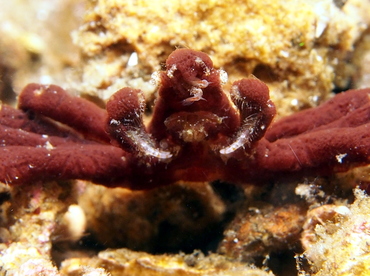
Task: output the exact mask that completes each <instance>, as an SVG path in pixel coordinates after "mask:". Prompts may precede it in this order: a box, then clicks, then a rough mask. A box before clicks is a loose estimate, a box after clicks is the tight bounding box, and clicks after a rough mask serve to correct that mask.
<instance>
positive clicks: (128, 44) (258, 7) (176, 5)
mask: <svg viewBox="0 0 370 276" xmlns="http://www.w3.org/2000/svg"><path fill="white" fill-rule="evenodd" d="M369 13H370V3H369V2H368V1H363V0H349V1H346V2H345V4H344V5H337V4H336V3H335V1H331V0H315V1H309V2H307V1H279V0H278V1H277V0H269V1H267V2H266V1H264V2H261V1H244V2H243V1H242V2H241V1H232V2H230V1H229V2H227V3H226V2H225V3H219V2H215V1H211V0H208V1H204V0H197V1H191V2H189V1H166V2H161V3H158V2H153V1H150V0H145V1H140V2H136V1H117V0H99V1H90V2H89V6H88V11H87V13H86V14H85V19H84V24H83V25H82V26H81V27H80V28H79V30H78V31H77V32H75V33H74V41H75V43H77V45H79V46H80V47H81V49H82V51H83V53H84V55H85V56H86V61H85V65H84V66H83V74H82V82H80V83H78V84H77V87H78V86H79V87H78V89H79V90H80V91H83V92H90V93H97V94H99V95H100V96H101V97H103V98H108V97H109V96H110V95H111V93H112V92H114V91H116V90H117V89H119V88H120V87H122V86H134V87H135V88H139V87H138V86H135V85H140V86H142V80H143V79H144V80H145V79H147V75H148V72H149V74H150V73H151V72H152V71H153V70H155V69H158V68H159V66H160V65H161V63H162V62H164V60H165V58H166V56H167V55H168V54H169V53H170V52H172V51H173V50H174V49H175V48H176V47H186V48H192V49H195V50H200V51H204V52H206V53H207V54H209V55H210V56H211V58H212V60H213V61H214V63H215V66H216V67H221V68H224V69H225V70H226V71H227V72H229V74H230V78H231V80H235V79H238V78H240V77H245V76H248V75H249V74H254V75H256V76H257V77H259V78H261V79H262V80H263V81H265V82H267V83H268V85H269V86H270V88H271V90H272V92H273V101H274V102H275V103H276V104H277V106H279V107H281V109H280V110H279V111H280V113H284V114H286V113H287V112H291V111H292V110H297V109H301V108H302V107H307V106H312V105H316V104H317V103H318V102H319V101H321V100H322V99H325V98H327V97H328V93H329V92H330V90H331V89H332V88H333V87H334V85H335V86H338V87H340V88H342V89H343V88H345V87H347V85H348V83H349V82H350V79H351V76H352V75H353V74H354V70H353V66H352V65H351V63H348V57H349V56H350V55H351V54H352V53H353V51H355V50H356V48H354V46H355V44H356V43H358V42H359V40H360V38H361V36H362V34H363V33H364V32H365V30H366V29H367V27H368V25H369V23H370V20H369V17H368V14H369ZM132 53H135V57H136V54H137V56H138V60H137V62H135V63H131V62H128V61H129V56H130V55H131V54H132ZM135 60H136V59H135ZM132 64H134V65H133V66H132ZM133 67H138V68H139V70H135V72H136V73H133V71H132V70H133ZM145 72H147V73H145ZM128 75H129V78H127V76H128ZM125 76H126V77H125ZM125 78H126V79H131V83H128V82H127V81H125V80H124V79H125ZM132 79H134V80H135V81H132ZM148 90H150V88H149V89H148ZM104 91H105V92H104Z"/></svg>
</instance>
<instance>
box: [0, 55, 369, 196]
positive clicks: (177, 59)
mask: <svg viewBox="0 0 370 276" xmlns="http://www.w3.org/2000/svg"><path fill="white" fill-rule="evenodd" d="M156 78H157V80H158V82H159V89H158V98H157V99H156V101H155V105H154V107H153V112H152V116H151V120H150V122H149V123H148V124H147V125H145V124H144V122H143V116H144V111H145V99H144V96H143V93H142V92H141V91H140V90H137V89H132V88H123V89H121V90H119V91H118V92H117V93H115V94H114V95H113V96H112V97H111V98H110V100H109V101H108V102H107V105H106V110H105V109H102V108H100V107H98V106H97V105H95V104H93V103H91V102H89V101H87V100H85V99H83V98H79V97H72V96H70V95H68V93H67V92H66V91H64V90H63V89H62V88H60V87H58V86H55V85H39V84H29V85H28V86H26V87H25V88H24V90H23V91H22V93H21V94H20V96H19V109H13V108H11V107H9V106H6V105H2V106H1V111H0V127H1V129H0V145H1V147H0V181H2V182H5V183H8V184H26V183H31V182H33V181H38V180H52V179H84V180H90V181H92V182H95V183H98V184H103V185H105V186H109V187H116V186H121V187H128V188H131V189H148V188H153V187H157V186H161V185H167V184H171V183H174V182H176V181H193V182H195V181H213V180H222V181H227V182H233V183H240V184H243V183H261V182H264V181H267V180H271V179H277V178H279V177H283V176H286V175H287V174H289V175H294V176H295V175H316V174H321V175H323V174H330V173H333V172H337V171H345V170H348V169H349V168H351V167H353V166H360V165H366V164H369V162H370V157H369V155H370V123H369V122H370V100H369V94H370V89H362V90H351V91H347V92H345V93H341V94H339V95H337V96H335V97H334V98H332V99H331V100H330V101H328V102H327V103H324V104H323V105H321V106H319V107H317V108H312V109H308V110H305V111H302V112H300V113H297V114H294V115H292V116H289V117H286V118H283V119H282V120H280V121H278V122H276V123H275V124H272V126H270V123H271V121H272V119H273V117H274V115H275V106H274V104H273V103H272V102H271V100H270V99H269V89H268V87H267V86H266V85H265V84H264V83H263V82H262V81H260V80H258V79H257V78H254V77H251V78H246V79H242V80H239V81H236V82H234V83H233V84H232V85H231V89H230V92H227V91H224V90H223V89H222V85H223V84H224V83H225V82H226V79H227V75H226V73H225V72H224V71H222V70H217V69H215V68H213V64H212V61H211V59H210V58H209V57H208V56H207V55H206V54H205V53H202V52H198V51H194V50H189V49H178V50H176V51H174V52H173V53H172V54H171V55H170V56H169V57H168V59H167V62H166V71H163V72H159V73H157V74H156Z"/></svg>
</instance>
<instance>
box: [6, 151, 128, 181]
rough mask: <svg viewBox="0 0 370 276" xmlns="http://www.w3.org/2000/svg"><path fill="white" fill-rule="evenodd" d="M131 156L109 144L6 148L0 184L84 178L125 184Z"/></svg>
mask: <svg viewBox="0 0 370 276" xmlns="http://www.w3.org/2000/svg"><path fill="white" fill-rule="evenodd" d="M129 160H130V158H129V156H128V154H127V153H125V152H124V151H122V150H120V149H117V148H116V147H113V146H106V145H77V144H74V145H70V144H66V145H63V146H58V147H55V148H45V147H38V148H37V147H36V148H35V147H27V146H7V147H1V148H0V181H1V182H4V183H7V184H12V185H15V184H25V183H29V182H32V181H38V180H67V179H83V180H89V181H93V182H95V183H99V184H103V185H106V186H109V187H110V186H112V187H113V186H121V187H124V186H126V185H129V184H128V183H126V184H125V179H126V175H130V169H129V167H130V163H129Z"/></svg>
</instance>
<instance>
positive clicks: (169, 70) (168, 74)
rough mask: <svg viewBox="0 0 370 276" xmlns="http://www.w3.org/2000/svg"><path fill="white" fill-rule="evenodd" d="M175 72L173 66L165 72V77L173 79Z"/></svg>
mask: <svg viewBox="0 0 370 276" xmlns="http://www.w3.org/2000/svg"><path fill="white" fill-rule="evenodd" d="M176 70H177V66H176V64H173V65H172V66H171V68H170V69H168V70H167V77H169V78H170V79H172V78H173V73H174V72H175V71H176Z"/></svg>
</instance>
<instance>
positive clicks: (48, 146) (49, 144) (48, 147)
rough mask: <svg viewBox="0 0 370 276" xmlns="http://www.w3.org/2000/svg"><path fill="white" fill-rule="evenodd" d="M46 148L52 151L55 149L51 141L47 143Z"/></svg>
mask: <svg viewBox="0 0 370 276" xmlns="http://www.w3.org/2000/svg"><path fill="white" fill-rule="evenodd" d="M44 148H46V149H47V150H52V149H54V146H53V145H52V144H51V143H50V142H49V141H46V143H45V145H44Z"/></svg>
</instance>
